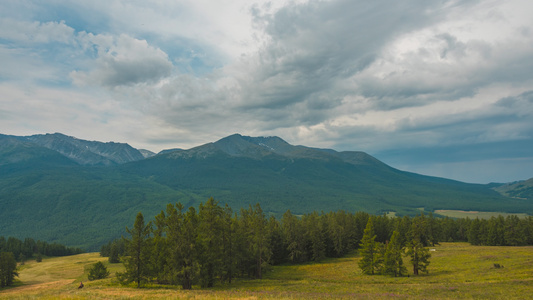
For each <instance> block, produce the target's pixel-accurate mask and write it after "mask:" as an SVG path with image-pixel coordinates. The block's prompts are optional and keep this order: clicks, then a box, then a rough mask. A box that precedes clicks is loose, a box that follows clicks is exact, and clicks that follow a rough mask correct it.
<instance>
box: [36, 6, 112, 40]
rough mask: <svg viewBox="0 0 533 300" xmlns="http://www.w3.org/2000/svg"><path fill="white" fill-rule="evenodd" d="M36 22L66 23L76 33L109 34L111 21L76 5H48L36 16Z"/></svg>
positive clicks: (100, 14)
mask: <svg viewBox="0 0 533 300" xmlns="http://www.w3.org/2000/svg"><path fill="white" fill-rule="evenodd" d="M34 21H39V22H41V23H46V22H61V21H64V22H65V24H66V25H67V26H69V27H72V28H73V29H74V30H75V32H80V31H85V32H90V33H93V34H99V33H108V32H109V28H110V19H109V17H108V16H107V15H105V14H102V13H99V12H97V11H93V10H91V8H90V7H80V6H79V5H76V4H64V3H63V4H61V5H59V4H53V3H47V4H46V5H43V6H42V7H41V9H40V10H39V12H38V14H36V15H35V16H34Z"/></svg>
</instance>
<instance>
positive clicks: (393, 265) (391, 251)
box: [383, 231, 407, 277]
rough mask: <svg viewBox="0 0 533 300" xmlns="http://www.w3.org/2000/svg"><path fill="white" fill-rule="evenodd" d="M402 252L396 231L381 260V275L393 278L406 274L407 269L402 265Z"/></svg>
mask: <svg viewBox="0 0 533 300" xmlns="http://www.w3.org/2000/svg"><path fill="white" fill-rule="evenodd" d="M403 250H404V249H403V246H402V244H401V240H400V234H399V232H398V231H394V232H393V233H392V237H391V239H390V242H389V243H388V244H387V250H386V251H385V256H384V258H383V274H385V275H392V276H394V277H398V276H403V275H405V274H407V269H406V268H405V266H404V264H403V258H402V256H403Z"/></svg>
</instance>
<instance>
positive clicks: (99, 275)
mask: <svg viewBox="0 0 533 300" xmlns="http://www.w3.org/2000/svg"><path fill="white" fill-rule="evenodd" d="M107 276H109V271H108V270H107V268H106V266H104V264H103V263H102V262H101V261H99V262H97V263H95V264H93V266H92V267H91V269H90V270H89V276H88V278H89V280H91V281H92V280H96V279H104V278H107Z"/></svg>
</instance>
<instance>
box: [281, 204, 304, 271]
mask: <svg viewBox="0 0 533 300" xmlns="http://www.w3.org/2000/svg"><path fill="white" fill-rule="evenodd" d="M281 228H282V232H283V241H284V244H285V245H286V249H287V254H288V255H287V256H288V259H289V261H291V262H303V261H305V260H306V257H305V254H306V251H305V246H306V240H305V232H304V230H303V226H302V224H301V221H300V220H299V219H298V218H297V217H296V216H294V215H293V214H292V213H291V211H290V210H287V211H286V212H285V213H284V214H283V216H282V217H281Z"/></svg>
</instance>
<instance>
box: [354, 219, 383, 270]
mask: <svg viewBox="0 0 533 300" xmlns="http://www.w3.org/2000/svg"><path fill="white" fill-rule="evenodd" d="M359 246H360V249H359V254H360V255H361V260H360V261H359V267H360V268H361V270H363V273H364V274H367V275H374V274H376V273H377V271H378V270H379V269H380V267H381V251H380V245H379V243H378V242H376V235H375V234H374V225H373V217H370V218H369V219H368V222H367V224H366V228H365V231H364V233H363V238H362V239H361V244H360V245H359Z"/></svg>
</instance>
